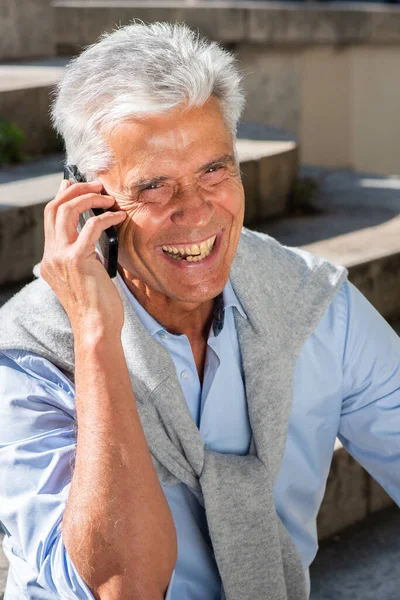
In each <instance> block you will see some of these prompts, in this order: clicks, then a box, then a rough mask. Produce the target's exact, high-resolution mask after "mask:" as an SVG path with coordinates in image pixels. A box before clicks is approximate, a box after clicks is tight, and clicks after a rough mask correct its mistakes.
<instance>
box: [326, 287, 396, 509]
mask: <svg viewBox="0 0 400 600" xmlns="http://www.w3.org/2000/svg"><path fill="white" fill-rule="evenodd" d="M347 297H348V304H347V305H348V315H347V334H346V341H345V349H344V355H343V385H344V388H343V402H342V410H341V418H340V427H339V436H338V437H339V439H340V441H341V442H342V444H343V446H344V447H345V448H346V449H347V450H348V452H349V453H350V454H351V455H352V456H353V457H354V458H355V459H356V460H357V461H358V462H359V463H360V464H361V465H362V466H363V467H364V468H365V469H366V470H367V471H368V472H369V473H370V475H372V477H374V479H376V480H377V481H378V482H379V483H380V484H381V485H382V487H383V488H384V489H385V490H386V492H387V493H388V494H389V495H390V496H391V497H392V498H393V500H394V501H395V502H396V503H397V504H398V505H400V338H399V336H398V335H397V334H396V333H395V331H394V330H393V329H392V328H391V327H390V325H389V324H388V323H387V322H386V321H385V320H384V318H383V317H382V316H381V315H380V314H379V313H378V312H377V311H376V310H375V308H374V307H373V306H372V305H371V304H370V303H369V302H368V300H367V299H366V298H365V297H364V296H363V295H362V294H361V293H360V292H359V291H358V290H357V289H356V288H355V287H354V286H353V285H352V284H350V283H348V284H347Z"/></svg>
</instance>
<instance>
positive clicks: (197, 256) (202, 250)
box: [162, 235, 217, 262]
mask: <svg viewBox="0 0 400 600" xmlns="http://www.w3.org/2000/svg"><path fill="white" fill-rule="evenodd" d="M216 237H217V236H216V235H213V236H212V237H211V238H209V239H208V240H206V241H204V242H201V244H192V246H185V247H184V246H181V247H180V248H178V247H177V246H162V249H163V250H164V252H166V253H167V254H168V255H169V256H171V258H174V259H175V260H187V261H188V262H197V261H199V260H202V259H203V258H206V256H208V255H209V254H210V252H211V250H212V248H213V246H214V242H215V240H216ZM184 255H186V259H183V258H182V257H183V256H184Z"/></svg>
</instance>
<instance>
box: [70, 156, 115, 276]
mask: <svg viewBox="0 0 400 600" xmlns="http://www.w3.org/2000/svg"><path fill="white" fill-rule="evenodd" d="M64 179H73V180H74V181H75V182H76V183H82V182H85V181H86V178H85V176H84V175H83V174H82V173H81V172H80V171H79V169H78V167H77V166H76V165H66V166H65V167H64ZM104 212H106V211H105V210H104V209H103V208H90V209H89V210H86V211H85V212H83V213H82V214H81V215H80V217H79V224H78V228H77V231H78V233H80V231H81V230H82V227H83V226H84V224H85V223H86V221H87V220H88V219H90V217H93V216H98V215H101V214H103V213H104ZM96 250H97V254H98V255H99V258H100V260H101V262H102V263H103V265H104V268H105V269H106V271H107V273H108V274H109V276H110V277H111V279H113V278H114V277H116V275H117V264H118V234H117V231H116V229H115V228H114V227H112V226H111V227H108V229H105V230H104V231H103V232H102V234H101V236H100V238H99V240H98V242H96Z"/></svg>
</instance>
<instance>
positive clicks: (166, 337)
mask: <svg viewBox="0 0 400 600" xmlns="http://www.w3.org/2000/svg"><path fill="white" fill-rule="evenodd" d="M158 335H159V336H160V338H161V339H163V340H167V339H168V335H167V334H166V333H164V332H163V333H159V334H158Z"/></svg>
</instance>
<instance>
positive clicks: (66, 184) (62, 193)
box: [44, 179, 102, 243]
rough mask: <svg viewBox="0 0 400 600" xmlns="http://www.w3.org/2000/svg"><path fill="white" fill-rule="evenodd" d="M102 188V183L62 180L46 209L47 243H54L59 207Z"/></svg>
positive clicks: (45, 232)
mask: <svg viewBox="0 0 400 600" xmlns="http://www.w3.org/2000/svg"><path fill="white" fill-rule="evenodd" d="M100 186H101V187H102V184H101V183H100V182H93V183H76V184H75V183H74V184H71V182H70V181H68V179H63V180H62V182H61V185H60V189H59V190H58V193H57V194H56V196H55V198H54V200H51V201H50V202H48V203H47V204H46V207H45V209H44V235H45V241H46V242H49V243H52V242H53V241H54V227H55V222H56V217H57V211H58V209H59V207H60V206H61V205H62V204H63V203H65V202H67V201H68V200H71V199H72V198H75V197H76V196H79V195H81V194H85V193H88V192H99V190H100Z"/></svg>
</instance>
